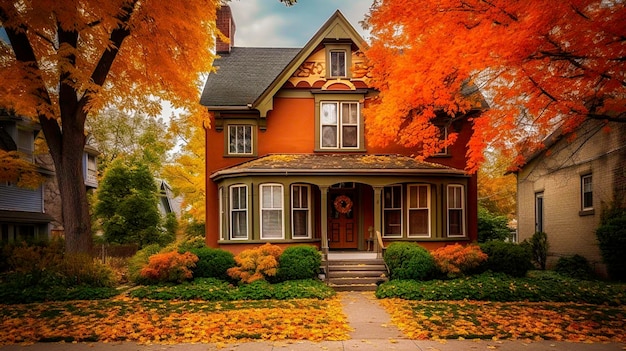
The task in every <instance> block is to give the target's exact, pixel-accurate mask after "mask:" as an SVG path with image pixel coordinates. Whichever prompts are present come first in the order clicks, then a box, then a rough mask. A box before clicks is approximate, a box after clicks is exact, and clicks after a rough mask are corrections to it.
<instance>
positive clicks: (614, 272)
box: [596, 209, 626, 280]
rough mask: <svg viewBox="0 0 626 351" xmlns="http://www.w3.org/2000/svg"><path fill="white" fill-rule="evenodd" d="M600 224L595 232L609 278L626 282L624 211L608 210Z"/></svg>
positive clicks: (625, 214)
mask: <svg viewBox="0 0 626 351" xmlns="http://www.w3.org/2000/svg"><path fill="white" fill-rule="evenodd" d="M608 211H610V212H608V214H607V215H605V216H604V219H603V221H602V224H601V225H600V227H599V228H598V229H597V230H596V236H597V238H598V241H599V242H600V252H601V254H602V259H603V261H604V263H605V264H606V267H607V271H608V273H609V276H610V277H611V278H613V279H616V280H626V255H625V254H624V252H626V210H619V209H612V210H608Z"/></svg>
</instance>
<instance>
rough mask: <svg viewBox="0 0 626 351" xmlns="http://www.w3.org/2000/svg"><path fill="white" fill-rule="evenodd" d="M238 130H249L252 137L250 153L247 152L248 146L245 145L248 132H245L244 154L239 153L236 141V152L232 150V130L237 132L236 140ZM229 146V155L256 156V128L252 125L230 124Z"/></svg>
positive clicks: (227, 145)
mask: <svg viewBox="0 0 626 351" xmlns="http://www.w3.org/2000/svg"><path fill="white" fill-rule="evenodd" d="M237 128H246V129H248V128H249V135H250V145H249V146H250V151H249V152H246V150H245V149H246V144H245V136H246V135H247V133H246V130H244V146H243V148H244V150H243V151H242V152H239V150H237V145H238V143H237V140H235V142H234V144H235V150H234V151H233V150H231V144H232V143H231V136H232V132H231V131H232V130H233V129H234V130H235V138H236V137H237V135H238V133H237ZM227 138H228V140H227V144H226V147H227V149H228V155H235V156H241V155H246V156H248V155H253V154H254V126H253V125H252V124H229V125H228V135H227Z"/></svg>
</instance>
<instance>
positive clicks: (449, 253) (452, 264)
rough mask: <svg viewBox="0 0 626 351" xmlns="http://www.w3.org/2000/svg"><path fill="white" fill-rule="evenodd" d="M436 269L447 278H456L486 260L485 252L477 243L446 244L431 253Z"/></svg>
mask: <svg viewBox="0 0 626 351" xmlns="http://www.w3.org/2000/svg"><path fill="white" fill-rule="evenodd" d="M432 255H433V258H434V259H435V264H436V265H437V269H439V271H440V272H441V273H443V274H444V275H446V276H447V277H448V278H458V277H462V276H464V275H466V274H468V273H470V272H471V271H472V270H473V269H476V268H478V267H479V266H480V264H481V263H483V262H484V261H486V260H487V254H485V253H484V252H482V250H481V249H480V247H478V245H472V244H470V245H466V246H463V245H459V244H454V245H448V246H444V247H440V248H438V249H437V250H435V251H433V253H432Z"/></svg>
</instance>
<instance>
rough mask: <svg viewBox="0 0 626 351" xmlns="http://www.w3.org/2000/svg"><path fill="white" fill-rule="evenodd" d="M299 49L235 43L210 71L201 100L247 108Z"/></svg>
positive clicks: (203, 103)
mask: <svg viewBox="0 0 626 351" xmlns="http://www.w3.org/2000/svg"><path fill="white" fill-rule="evenodd" d="M298 52H300V49H297V48H242V47H233V48H232V51H231V52H230V53H229V54H222V56H221V57H220V58H218V59H217V60H215V66H217V67H218V70H217V72H216V73H212V74H210V75H209V77H208V79H207V81H206V84H205V85H204V90H203V91H202V96H201V97H200V103H201V104H202V105H205V106H209V107H220V106H229V107H232V106H238V107H241V108H247V105H248V104H252V103H254V101H255V100H256V99H257V98H258V97H259V96H261V94H262V93H263V91H264V90H265V89H266V88H267V87H268V86H269V85H271V84H272V82H273V81H274V80H275V79H276V77H277V76H278V75H279V74H280V73H281V72H282V71H283V69H284V68H285V66H287V64H289V62H291V60H292V59H293V58H294V57H295V56H296V54H298Z"/></svg>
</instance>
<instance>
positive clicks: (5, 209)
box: [0, 109, 98, 242]
mask: <svg viewBox="0 0 626 351" xmlns="http://www.w3.org/2000/svg"><path fill="white" fill-rule="evenodd" d="M40 130H41V128H40V126H39V124H38V123H36V122H34V121H33V120H31V119H28V118H24V117H19V116H15V115H13V114H11V113H7V112H6V111H4V110H1V109H0V148H1V149H3V150H5V151H16V150H17V151H19V152H20V155H21V157H23V158H25V159H27V160H29V161H30V162H33V163H34V164H36V165H37V166H38V171H39V172H40V173H41V174H42V175H43V176H44V177H45V181H44V183H43V184H42V185H41V186H39V187H38V188H37V189H25V188H20V187H17V186H16V185H15V184H13V183H10V182H4V183H0V242H13V241H21V240H26V241H29V240H47V239H49V238H50V237H51V236H53V235H59V236H62V235H63V216H62V212H61V198H60V194H59V190H58V186H57V182H56V179H55V177H54V164H53V162H52V158H51V156H50V154H48V153H47V152H42V153H38V151H39V150H36V147H35V140H36V139H37V137H38V135H39V133H40ZM90 140H91V138H88V143H89V142H90ZM97 155H98V151H97V150H96V148H94V147H93V146H92V145H91V144H88V145H86V146H85V152H84V156H83V173H84V174H85V182H84V184H83V186H86V187H87V188H88V189H93V188H96V187H97V186H98V179H97Z"/></svg>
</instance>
